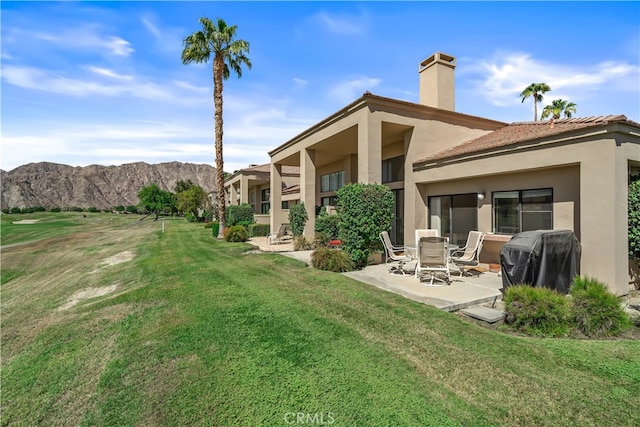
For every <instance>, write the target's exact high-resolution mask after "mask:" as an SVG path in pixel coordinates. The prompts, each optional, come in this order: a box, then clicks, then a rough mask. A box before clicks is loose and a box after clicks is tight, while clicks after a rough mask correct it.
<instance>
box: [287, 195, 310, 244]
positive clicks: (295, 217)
mask: <svg viewBox="0 0 640 427" xmlns="http://www.w3.org/2000/svg"><path fill="white" fill-rule="evenodd" d="M307 219H309V217H308V216H307V209H306V208H305V207H304V203H298V204H295V205H293V206H291V207H290V208H289V224H291V232H292V233H293V235H294V237H295V236H301V235H302V233H303V232H304V226H305V224H306V223H307Z"/></svg>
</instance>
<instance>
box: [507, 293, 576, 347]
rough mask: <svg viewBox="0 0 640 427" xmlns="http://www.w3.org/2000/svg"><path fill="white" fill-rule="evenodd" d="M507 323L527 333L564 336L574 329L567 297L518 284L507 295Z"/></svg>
mask: <svg viewBox="0 0 640 427" xmlns="http://www.w3.org/2000/svg"><path fill="white" fill-rule="evenodd" d="M504 304H505V311H506V316H505V323H507V324H508V325H510V326H511V327H513V328H514V329H516V330H517V331H520V332H523V333H525V334H527V335H536V336H545V337H548V336H552V337H558V336H564V335H567V333H568V331H569V330H570V326H571V321H570V310H569V302H568V300H567V297H566V296H564V295H562V294H561V293H559V292H558V291H555V290H553V289H549V288H540V287H536V288H534V287H531V286H528V285H517V286H512V287H509V288H507V290H506V292H505V297H504Z"/></svg>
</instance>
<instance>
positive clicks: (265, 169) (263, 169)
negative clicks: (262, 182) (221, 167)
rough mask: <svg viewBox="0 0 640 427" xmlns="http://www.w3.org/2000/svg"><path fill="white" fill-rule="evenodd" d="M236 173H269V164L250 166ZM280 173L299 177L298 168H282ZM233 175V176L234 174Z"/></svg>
mask: <svg viewBox="0 0 640 427" xmlns="http://www.w3.org/2000/svg"><path fill="white" fill-rule="evenodd" d="M238 172H254V173H269V174H270V173H271V163H265V164H264V165H251V166H249V167H248V168H243V169H240V170H239V171H238ZM282 173H283V174H284V175H300V168H299V167H298V166H286V165H285V166H282ZM234 175H235V174H234Z"/></svg>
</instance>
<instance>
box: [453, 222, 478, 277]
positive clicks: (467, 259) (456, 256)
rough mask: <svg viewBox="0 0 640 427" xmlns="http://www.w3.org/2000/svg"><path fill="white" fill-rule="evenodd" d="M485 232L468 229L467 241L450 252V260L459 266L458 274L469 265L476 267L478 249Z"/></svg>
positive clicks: (461, 273)
mask: <svg viewBox="0 0 640 427" xmlns="http://www.w3.org/2000/svg"><path fill="white" fill-rule="evenodd" d="M484 236H485V233H482V232H480V231H470V232H469V235H468V236H467V243H466V245H464V247H462V248H460V249H458V250H456V251H455V252H453V253H452V254H451V261H452V262H453V263H454V264H455V265H456V266H457V267H458V268H459V272H460V276H462V275H464V272H465V270H466V269H467V268H469V267H477V266H478V265H479V264H480V251H481V250H482V242H483V240H484Z"/></svg>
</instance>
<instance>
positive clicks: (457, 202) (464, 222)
mask: <svg viewBox="0 0 640 427" xmlns="http://www.w3.org/2000/svg"><path fill="white" fill-rule="evenodd" d="M429 228H435V229H437V230H438V231H439V232H440V235H441V236H445V237H449V242H451V243H454V244H456V245H459V246H464V244H465V243H466V242H467V236H468V235H469V231H472V230H477V229H478V196H477V194H476V193H467V194H454V195H448V196H435V197H429Z"/></svg>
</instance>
